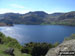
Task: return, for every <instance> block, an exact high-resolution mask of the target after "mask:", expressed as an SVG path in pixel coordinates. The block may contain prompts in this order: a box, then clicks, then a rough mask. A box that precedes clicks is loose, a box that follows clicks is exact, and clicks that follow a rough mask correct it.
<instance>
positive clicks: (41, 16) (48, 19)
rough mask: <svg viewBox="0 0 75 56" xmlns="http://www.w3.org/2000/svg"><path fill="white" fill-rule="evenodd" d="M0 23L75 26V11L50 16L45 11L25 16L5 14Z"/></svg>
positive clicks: (0, 16)
mask: <svg viewBox="0 0 75 56" xmlns="http://www.w3.org/2000/svg"><path fill="white" fill-rule="evenodd" d="M0 22H2V23H7V24H31V25H40V24H63V25H75V11H72V12H68V13H53V14H48V13H46V12H44V11H35V12H28V13H25V14H19V13H5V14H0Z"/></svg>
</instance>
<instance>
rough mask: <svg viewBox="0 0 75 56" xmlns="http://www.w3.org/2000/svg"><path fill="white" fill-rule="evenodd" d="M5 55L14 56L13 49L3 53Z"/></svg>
mask: <svg viewBox="0 0 75 56" xmlns="http://www.w3.org/2000/svg"><path fill="white" fill-rule="evenodd" d="M4 52H5V53H6V54H10V55H11V56H14V53H13V52H14V48H9V49H7V50H5V51H4Z"/></svg>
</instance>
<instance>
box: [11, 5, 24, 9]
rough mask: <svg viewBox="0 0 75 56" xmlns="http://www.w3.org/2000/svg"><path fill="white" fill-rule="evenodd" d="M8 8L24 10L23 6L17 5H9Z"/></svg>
mask: <svg viewBox="0 0 75 56" xmlns="http://www.w3.org/2000/svg"><path fill="white" fill-rule="evenodd" d="M10 6H11V7H14V8H20V9H24V8H25V7H24V6H22V5H18V4H11V5H10Z"/></svg>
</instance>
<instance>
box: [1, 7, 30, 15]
mask: <svg viewBox="0 0 75 56" xmlns="http://www.w3.org/2000/svg"><path fill="white" fill-rule="evenodd" d="M9 12H13V13H21V14H24V13H27V12H29V10H13V9H8V8H0V14H3V13H9Z"/></svg>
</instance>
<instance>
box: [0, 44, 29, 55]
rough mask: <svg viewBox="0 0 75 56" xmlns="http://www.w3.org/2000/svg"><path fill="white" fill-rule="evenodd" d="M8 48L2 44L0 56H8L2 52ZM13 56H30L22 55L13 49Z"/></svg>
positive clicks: (0, 45)
mask: <svg viewBox="0 0 75 56" xmlns="http://www.w3.org/2000/svg"><path fill="white" fill-rule="evenodd" d="M8 48H9V47H8V46H6V45H4V44H0V56H10V55H8V54H5V53H4V52H3V51H4V50H6V49H8ZM14 54H15V56H30V55H28V54H23V53H21V52H20V51H19V49H17V48H15V51H14Z"/></svg>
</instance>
